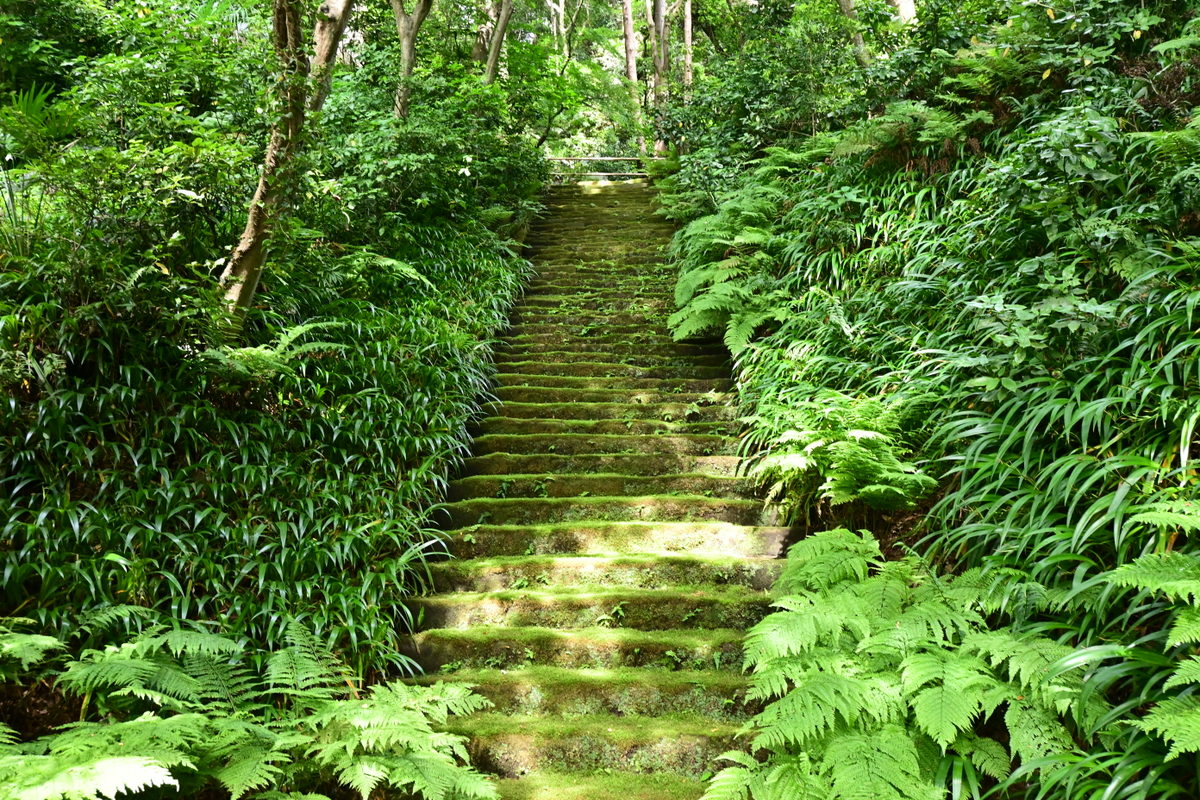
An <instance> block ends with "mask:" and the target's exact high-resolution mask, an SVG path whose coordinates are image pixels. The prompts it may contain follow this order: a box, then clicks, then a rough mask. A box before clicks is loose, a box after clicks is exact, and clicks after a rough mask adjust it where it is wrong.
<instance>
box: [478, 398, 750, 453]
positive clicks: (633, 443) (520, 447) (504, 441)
mask: <svg viewBox="0 0 1200 800" xmlns="http://www.w3.org/2000/svg"><path fill="white" fill-rule="evenodd" d="M526 391H528V390H526ZM474 450H475V452H476V453H478V454H479V455H487V454H488V453H512V454H514V455H534V454H538V453H546V454H554V453H558V454H561V455H581V454H596V455H600V454H623V453H654V454H656V455H657V454H663V455H666V454H672V453H673V454H678V455H703V456H714V455H716V456H720V455H732V454H733V453H734V452H736V450H737V442H736V440H734V439H731V438H730V437H728V436H706V435H690V436H688V435H685V436H672V435H663V436H654V435H648V436H636V435H628V436H627V435H620V434H612V433H609V434H573V433H556V434H551V435H532V436H522V435H509V434H488V435H487V436H480V437H478V438H477V439H476V440H475V447H474Z"/></svg>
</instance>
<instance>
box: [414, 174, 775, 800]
mask: <svg viewBox="0 0 1200 800" xmlns="http://www.w3.org/2000/svg"><path fill="white" fill-rule="evenodd" d="M549 205H550V211H551V213H550V215H549V216H548V217H547V218H546V219H544V220H543V221H542V222H541V223H540V224H539V225H538V226H537V227H536V228H535V229H534V231H533V236H532V244H533V247H534V251H533V259H534V263H535V265H536V266H537V269H538V276H537V278H536V279H535V280H534V281H533V283H532V284H531V286H530V287H529V293H528V296H527V297H526V298H525V300H524V302H523V303H522V304H521V306H520V307H519V308H518V309H517V310H516V312H515V314H514V316H513V320H512V322H513V325H512V328H511V331H510V333H509V338H508V340H507V344H506V348H505V349H504V351H503V352H502V353H501V354H500V355H499V358H498V362H499V372H500V374H499V375H498V377H497V380H498V384H499V387H498V389H497V394H498V396H499V398H500V400H501V404H500V406H499V407H498V408H497V409H496V412H495V415H494V416H492V417H489V418H488V419H486V420H484V421H483V422H482V424H481V426H480V429H479V432H478V433H479V435H478V437H477V438H476V439H475V449H474V457H473V458H471V459H469V460H468V462H467V465H466V470H465V473H464V477H462V478H461V479H460V480H458V481H457V482H455V483H454V484H453V485H452V486H451V490H450V500H451V502H450V504H449V506H448V507H447V528H448V534H447V536H448V540H449V543H450V546H451V549H452V550H453V552H454V554H455V555H456V556H458V559H457V560H453V561H447V562H444V563H439V564H436V565H434V566H433V568H432V569H433V576H434V581H435V587H436V591H437V592H438V594H435V595H433V596H430V597H426V598H424V599H423V600H421V601H420V602H419V609H420V613H421V615H422V616H421V618H422V620H423V622H422V625H423V628H424V629H423V631H422V632H421V633H419V634H418V635H417V636H416V637H414V641H413V645H412V646H413V650H412V653H411V655H413V656H414V657H415V658H416V659H417V660H418V661H419V662H420V663H421V664H422V665H423V666H424V667H425V669H426V670H427V671H428V673H429V674H428V675H427V676H425V677H423V678H421V679H420V680H422V681H427V682H433V681H436V680H443V681H465V682H469V683H471V684H474V685H475V686H476V687H477V689H478V691H479V692H480V693H482V694H483V695H485V696H487V697H488V698H490V699H491V700H492V702H493V703H494V704H495V708H494V709H492V711H490V712H488V713H484V714H478V715H475V716H473V717H467V718H463V719H460V720H457V721H456V722H455V724H454V727H453V730H454V732H456V733H461V734H464V735H466V736H468V737H469V738H470V751H471V754H472V758H473V759H474V761H475V764H476V765H477V766H478V767H479V768H481V769H483V770H485V771H488V772H492V773H495V774H496V775H498V776H500V778H501V780H500V784H499V785H500V787H501V795H502V796H503V797H505V798H508V799H509V800H516V799H517V798H520V799H521V800H610V799H611V800H684V799H685V798H686V799H687V800H695V798H698V797H700V795H701V794H702V793H703V780H702V779H703V777H704V776H705V775H706V774H707V773H709V772H711V771H713V770H714V768H715V767H716V763H715V758H716V757H717V756H719V755H720V754H721V753H722V752H724V751H726V750H728V749H731V748H733V747H737V746H739V741H738V740H736V738H735V734H736V733H737V731H738V728H739V726H740V724H741V722H742V721H743V720H744V719H745V718H746V716H747V715H748V714H749V713H750V709H748V708H747V707H746V706H745V704H744V702H743V695H744V689H745V685H746V682H745V679H744V677H743V676H742V675H741V673H740V664H741V640H742V635H743V631H744V630H745V629H746V628H747V627H748V626H750V625H752V624H754V623H755V622H756V621H757V620H759V619H760V618H761V617H762V616H763V614H764V613H765V612H766V610H767V607H768V605H769V603H770V597H769V596H768V594H767V592H766V589H767V588H768V587H769V586H770V584H771V581H772V579H773V577H774V575H775V574H776V571H777V570H776V566H777V563H776V562H775V559H776V558H777V557H778V556H779V555H781V553H782V550H783V547H784V544H785V540H786V538H787V533H788V532H787V530H786V529H785V528H782V527H778V526H776V525H774V519H773V516H772V514H771V513H770V512H768V511H764V508H763V504H762V503H761V502H760V501H758V500H755V499H752V498H750V497H748V496H747V494H746V491H747V488H748V487H747V486H746V485H745V482H744V481H743V480H741V479H739V478H737V477H734V471H735V467H736V465H737V461H738V459H737V458H736V457H735V455H734V453H735V440H734V439H733V438H732V436H731V434H732V432H733V431H734V428H735V423H734V422H733V421H732V410H731V409H730V407H729V405H728V400H729V398H728V395H727V394H725V393H726V392H727V391H728V390H729V388H730V381H729V379H728V368H727V365H726V364H725V361H724V357H723V355H722V352H721V351H720V350H719V349H718V348H715V347H708V346H702V345H695V344H676V343H674V342H672V341H671V338H670V336H669V334H668V331H667V329H666V317H667V315H668V313H669V311H670V310H671V308H672V307H673V304H672V300H671V298H672V292H673V286H674V275H673V270H672V269H671V268H669V267H667V266H665V265H664V264H663V256H662V252H661V251H662V248H663V246H664V245H665V244H666V243H667V241H668V240H669V237H670V234H671V227H670V226H669V225H668V224H666V223H664V222H662V221H661V220H660V219H659V218H657V217H656V216H655V215H654V214H653V192H652V191H651V190H650V189H649V188H648V187H647V186H645V185H644V184H638V183H628V184H620V185H616V186H609V187H598V186H588V185H578V186H571V187H564V188H561V189H559V190H557V191H556V193H554V194H553V195H551V198H550V203H549ZM743 746H744V745H743Z"/></svg>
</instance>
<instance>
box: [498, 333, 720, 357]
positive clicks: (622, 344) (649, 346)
mask: <svg viewBox="0 0 1200 800" xmlns="http://www.w3.org/2000/svg"><path fill="white" fill-rule="evenodd" d="M720 347H721V346H720V345H717V344H705V343H688V342H676V341H675V340H673V339H672V338H671V337H670V336H668V335H666V334H657V335H656V334H652V333H643V334H641V335H637V336H607V335H604V334H599V335H595V336H588V337H586V338H582V339H577V340H575V341H572V342H564V341H563V339H562V337H561V336H558V335H555V334H552V333H543V334H533V335H529V336H514V337H513V338H511V339H509V340H508V341H507V342H506V343H505V346H504V347H503V348H500V349H499V350H498V352H500V353H514V354H516V353H523V352H529V351H534V350H536V351H537V352H543V351H546V352H551V351H553V352H560V353H564V352H565V353H611V354H613V355H625V354H645V355H657V356H665V357H669V358H678V357H687V356H692V355H695V356H718V357H720V358H722V359H725V358H727V357H728V356H726V355H725V353H724V351H723V350H721V349H720ZM701 363H702V362H701Z"/></svg>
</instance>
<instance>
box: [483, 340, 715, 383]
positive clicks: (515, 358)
mask: <svg viewBox="0 0 1200 800" xmlns="http://www.w3.org/2000/svg"><path fill="white" fill-rule="evenodd" d="M546 347H547V345H546V344H542V343H538V344H537V345H535V346H525V347H524V348H518V347H506V348H504V349H503V350H498V351H497V357H496V361H495V363H496V368H497V369H498V370H500V372H509V370H508V365H509V364H515V363H520V362H529V361H541V362H556V363H559V364H575V363H597V362H598V363H609V364H611V363H618V364H628V365H631V366H636V367H640V368H642V369H657V368H658V367H659V366H660V365H661V366H669V367H688V366H704V367H719V368H721V370H722V373H723V374H724V375H729V359H728V357H726V356H724V355H722V354H720V353H708V354H701V353H697V354H690V353H687V352H673V351H668V352H652V353H646V352H638V348H636V347H634V346H633V345H632V344H631V345H630V346H629V347H628V348H621V349H622V350H623V351H624V352H616V351H615V350H614V351H608V352H604V351H599V352H597V351H587V350H547V349H544V348H546Z"/></svg>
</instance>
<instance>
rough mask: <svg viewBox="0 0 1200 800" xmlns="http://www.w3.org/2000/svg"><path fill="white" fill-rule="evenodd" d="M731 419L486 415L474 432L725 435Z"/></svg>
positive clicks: (733, 427)
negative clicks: (573, 417)
mask: <svg viewBox="0 0 1200 800" xmlns="http://www.w3.org/2000/svg"><path fill="white" fill-rule="evenodd" d="M737 427H738V426H737V424H736V423H733V422H720V421H717V422H664V421H663V420H657V419H597V420H578V419H526V418H513V417H488V418H486V419H484V420H482V421H481V422H480V423H479V424H478V426H477V427H476V428H475V430H476V432H477V433H478V434H491V433H506V434H521V435H529V434H535V433H577V434H613V433H630V434H638V435H646V434H652V435H661V434H694V433H698V434H707V435H711V436H729V435H732V434H733V433H736V432H737Z"/></svg>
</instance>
